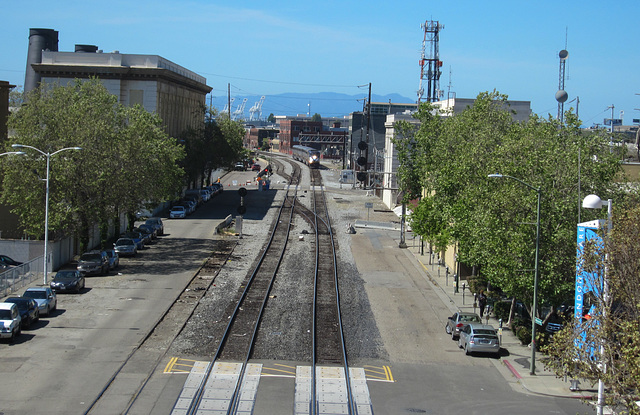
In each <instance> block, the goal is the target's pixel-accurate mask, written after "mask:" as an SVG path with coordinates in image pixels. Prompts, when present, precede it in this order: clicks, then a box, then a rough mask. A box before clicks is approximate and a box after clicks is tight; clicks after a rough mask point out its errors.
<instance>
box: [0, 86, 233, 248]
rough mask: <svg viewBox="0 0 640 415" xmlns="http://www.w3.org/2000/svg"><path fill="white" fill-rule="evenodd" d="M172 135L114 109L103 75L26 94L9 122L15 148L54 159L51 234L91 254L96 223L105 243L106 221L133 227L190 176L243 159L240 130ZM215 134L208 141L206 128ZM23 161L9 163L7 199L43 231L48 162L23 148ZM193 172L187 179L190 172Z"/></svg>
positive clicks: (225, 125)
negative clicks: (125, 221) (70, 238)
mask: <svg viewBox="0 0 640 415" xmlns="http://www.w3.org/2000/svg"><path fill="white" fill-rule="evenodd" d="M204 120H205V118H204V110H203V128H202V129H200V130H198V131H190V132H189V133H187V134H185V137H186V138H185V139H184V140H183V141H182V142H179V141H178V140H176V139H175V138H173V137H169V136H168V135H167V134H166V133H165V131H164V128H163V125H162V120H161V119H160V118H159V117H158V116H157V115H156V114H153V113H149V112H147V111H146V110H144V109H143V108H142V107H140V106H135V107H126V106H123V105H121V104H119V103H118V100H117V97H115V96H114V95H112V94H110V93H109V92H108V91H107V90H106V88H105V87H104V86H103V85H102V84H101V83H100V81H99V80H98V79H92V80H88V81H81V80H76V81H74V82H72V83H70V84H69V85H66V86H59V85H55V86H52V85H43V86H42V87H41V88H39V89H36V90H34V91H32V92H30V93H29V94H28V96H26V97H25V101H24V104H22V106H21V107H20V109H19V111H16V112H14V113H13V114H12V115H11V116H10V118H9V121H8V126H9V129H10V130H11V131H12V133H13V136H12V138H11V142H10V143H7V145H6V147H5V151H11V150H13V149H12V148H11V147H10V145H11V144H12V143H19V144H23V145H28V146H32V147H35V148H37V149H39V150H41V151H42V152H44V153H53V152H55V151H57V150H59V149H62V148H66V147H76V146H77V147H81V148H82V150H79V151H64V152H61V153H59V154H56V155H54V156H52V157H51V168H50V204H49V229H50V233H51V234H52V235H53V236H54V237H55V236H59V235H63V234H76V235H78V237H79V240H80V244H81V248H82V249H87V248H89V247H88V246H87V244H88V241H89V231H90V229H91V228H92V227H93V226H94V225H95V224H98V225H99V226H100V229H101V232H102V236H103V242H104V241H105V240H106V239H107V237H108V235H107V231H108V227H109V224H110V223H112V224H115V225H116V229H118V227H119V218H120V217H121V214H127V215H128V217H129V218H130V221H131V220H132V218H133V217H134V214H135V213H136V212H137V211H139V210H140V208H142V207H146V206H149V205H151V206H156V205H157V204H158V203H161V202H163V201H168V200H173V199H175V198H177V197H179V196H180V194H181V191H182V188H183V187H184V185H185V178H186V177H188V178H189V180H190V181H191V182H192V183H196V181H197V180H196V179H195V178H196V177H203V176H204V175H206V173H207V171H211V169H214V168H216V167H224V166H228V165H230V164H231V163H232V162H233V160H235V159H237V157H238V156H239V154H241V153H242V149H241V148H242V136H243V135H244V131H242V133H241V129H242V126H241V125H238V124H237V123H233V122H230V121H228V120H221V122H220V123H218V122H216V120H214V119H213V118H210V119H209V122H207V124H206V126H205V124H204ZM207 130H215V131H216V133H215V134H211V137H213V139H209V138H210V135H207V134H206V133H205V132H206V131H207ZM24 151H25V152H26V155H24V156H11V157H4V158H3V163H2V164H1V165H0V166H1V168H2V171H1V173H2V177H3V186H2V195H1V200H2V202H4V203H6V204H9V205H11V206H14V207H15V208H14V209H13V211H14V212H15V213H16V214H17V215H18V217H19V219H20V222H21V225H22V226H23V227H24V229H25V232H26V233H28V234H29V235H33V236H34V237H42V236H43V234H44V215H45V209H44V203H45V195H44V193H45V186H44V184H42V183H41V182H40V180H44V179H45V177H46V159H45V157H44V156H42V155H41V154H40V153H38V152H36V151H33V150H30V149H25V150H24ZM187 167H188V174H186V173H185V171H186V170H187V169H186V168H187Z"/></svg>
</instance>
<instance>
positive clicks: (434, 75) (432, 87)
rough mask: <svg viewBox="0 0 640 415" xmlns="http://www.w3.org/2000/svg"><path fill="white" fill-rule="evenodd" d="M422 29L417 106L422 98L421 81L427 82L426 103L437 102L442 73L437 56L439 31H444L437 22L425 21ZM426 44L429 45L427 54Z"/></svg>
mask: <svg viewBox="0 0 640 415" xmlns="http://www.w3.org/2000/svg"><path fill="white" fill-rule="evenodd" d="M420 27H421V28H422V29H424V38H423V40H422V54H421V55H420V86H419V88H418V104H420V101H421V100H422V97H423V96H424V86H423V85H422V81H423V80H425V81H427V97H426V100H427V102H435V101H437V100H438V99H439V98H440V96H441V94H442V91H440V89H439V86H440V85H439V81H440V75H441V74H442V71H441V70H440V68H441V67H442V61H441V60H440V56H439V51H438V49H439V46H438V44H439V42H440V29H444V25H441V24H440V23H439V22H437V21H433V20H427V21H426V22H424V24H422V25H420ZM427 42H428V43H429V53H428V54H427V51H426V48H427Z"/></svg>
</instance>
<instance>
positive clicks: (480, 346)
mask: <svg viewBox="0 0 640 415" xmlns="http://www.w3.org/2000/svg"><path fill="white" fill-rule="evenodd" d="M458 347H459V348H461V349H464V353H465V354H470V353H475V352H478V353H493V354H495V355H496V356H497V355H499V354H500V339H499V338H498V333H496V330H495V329H494V328H493V327H492V326H490V325H488V324H482V323H469V324H467V325H466V326H464V327H463V328H462V330H461V331H460V338H459V339H458Z"/></svg>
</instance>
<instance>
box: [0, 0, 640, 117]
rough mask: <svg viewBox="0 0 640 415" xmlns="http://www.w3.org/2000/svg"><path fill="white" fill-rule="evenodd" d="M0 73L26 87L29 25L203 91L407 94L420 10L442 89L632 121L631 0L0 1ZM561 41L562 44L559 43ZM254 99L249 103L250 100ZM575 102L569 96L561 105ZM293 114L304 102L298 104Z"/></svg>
mask: <svg viewBox="0 0 640 415" xmlns="http://www.w3.org/2000/svg"><path fill="white" fill-rule="evenodd" d="M0 14H1V15H2V16H3V17H4V19H3V24H2V27H1V28H0V33H1V35H2V42H1V46H0V51H1V56H2V60H1V61H0V80H6V81H9V82H11V83H13V84H18V85H23V84H24V70H25V66H26V57H27V47H28V36H29V28H51V29H55V30H57V31H59V38H60V43H59V50H61V51H73V49H74V45H75V44H92V45H97V46H98V47H99V48H100V49H102V50H104V51H105V52H110V51H113V50H119V51H120V52H121V53H140V54H153V55H160V56H162V57H164V58H166V59H169V60H171V61H173V62H175V63H177V64H179V65H182V66H184V67H186V68H187V69H190V70H192V71H194V72H197V73H198V74H200V75H202V76H204V77H206V78H207V84H208V85H209V86H211V87H213V94H214V96H226V93H227V84H228V83H230V84H231V93H232V95H267V100H268V95H270V94H278V93H284V92H297V93H312V92H326V91H329V92H340V93H346V94H350V95H354V94H361V95H362V96H363V97H364V96H366V88H358V86H359V85H365V84H368V83H372V89H373V92H374V93H376V94H380V95H384V94H391V93H398V94H401V95H403V96H405V97H407V98H410V99H411V100H415V99H416V90H417V89H418V85H419V80H420V79H419V75H420V68H419V65H418V60H419V57H420V52H421V47H422V38H423V30H422V29H421V27H420V25H421V24H422V23H424V22H425V21H426V20H437V21H439V22H440V24H442V25H444V28H443V29H442V30H441V32H440V45H439V49H440V59H441V60H442V61H443V62H444V64H443V67H442V69H443V74H442V76H441V78H440V88H441V89H443V90H444V91H445V94H446V92H447V90H448V89H449V87H448V86H449V83H451V91H453V92H455V93H456V96H457V97H460V98H474V97H476V96H477V94H478V93H479V92H482V91H492V90H494V89H496V90H498V91H499V92H501V93H503V94H506V95H508V96H509V98H510V99H513V100H524V101H531V107H532V110H533V111H534V112H535V113H537V114H539V115H542V116H547V114H552V115H553V116H555V115H556V114H557V102H556V101H555V93H556V91H557V89H558V82H559V59H558V52H559V51H560V50H562V49H565V45H566V49H567V50H568V51H569V58H568V60H567V63H566V70H565V73H566V79H565V90H566V91H567V92H568V94H569V101H571V100H574V99H575V98H576V97H579V100H580V106H579V115H580V118H581V119H582V120H583V122H584V124H585V125H586V126H589V125H592V124H594V123H602V122H603V119H604V118H609V117H610V116H611V109H607V107H609V106H611V105H613V106H614V118H619V117H620V111H624V124H625V125H628V124H631V123H632V118H640V111H639V110H635V108H640V95H638V94H640V75H639V74H640V71H639V70H638V68H640V53H639V51H640V48H639V45H638V42H639V41H640V24H639V17H640V2H639V1H638V0H619V1H617V2H604V1H592V0H582V1H574V0H565V1H562V2H556V1H548V0H538V1H518V0H512V1H483V2H480V1H467V0H460V1H457V2H448V1H438V2H435V1H428V0H421V1H414V0H404V1H399V2H395V1H388V0H387V1H378V0H371V1H367V2H364V1H350V0H343V1H334V0H325V1H318V2H301V1H278V0H273V1H268V2H265V1H240V0H238V1H234V2H220V1H205V0H177V1H176V0H174V1H167V0H154V1H148V0H136V1H130V0H127V1H120V0H110V1H108V2H104V1H93V0H84V1H75V0H57V1H51V0H49V1H46V2H45V1H41V0H29V1H24V0H0ZM565 42H566V43H565ZM251 104H252V103H248V106H247V107H249V106H250V105H251ZM569 106H574V107H575V101H574V102H573V103H571V104H565V109H566V108H568V107H569ZM298 112H306V103H304V105H302V108H301V109H300V110H299V111H298Z"/></svg>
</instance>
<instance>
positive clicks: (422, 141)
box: [394, 92, 623, 306]
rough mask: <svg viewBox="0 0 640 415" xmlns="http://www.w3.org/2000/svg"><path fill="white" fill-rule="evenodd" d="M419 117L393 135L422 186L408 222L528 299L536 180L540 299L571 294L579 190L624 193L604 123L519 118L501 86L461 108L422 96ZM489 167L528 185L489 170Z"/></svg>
mask: <svg viewBox="0 0 640 415" xmlns="http://www.w3.org/2000/svg"><path fill="white" fill-rule="evenodd" d="M415 117H416V118H418V119H419V120H420V121H421V124H420V126H419V128H418V129H417V131H415V132H414V133H412V134H407V131H410V129H409V127H408V126H407V125H404V126H403V125H402V124H400V125H399V126H398V127H399V128H397V130H398V131H400V132H401V134H400V135H397V136H396V138H395V140H394V142H395V143H396V144H397V146H398V148H399V149H400V150H399V159H400V164H401V168H400V169H399V183H400V184H401V190H408V194H409V195H413V194H415V192H416V190H415V189H416V188H421V189H423V190H422V197H421V199H420V201H419V203H418V204H417V206H416V207H415V209H414V210H413V213H412V215H411V217H410V221H411V226H412V229H413V230H414V231H415V232H416V233H418V234H420V235H421V236H422V237H424V238H425V239H426V240H427V241H429V242H431V243H432V244H434V245H435V246H436V247H437V248H438V249H440V250H444V249H445V248H446V247H447V246H451V245H453V244H454V243H456V244H457V245H458V259H459V261H460V262H461V263H463V264H465V265H467V266H469V267H473V268H474V269H476V270H478V271H479V273H480V275H481V276H482V277H483V278H485V279H486V281H488V282H489V283H490V284H491V285H492V286H493V287H497V288H500V289H501V290H503V291H504V293H505V294H507V295H509V296H511V297H516V298H518V299H520V300H522V301H524V302H525V303H527V304H529V305H530V304H531V301H532V293H533V269H534V265H535V261H534V258H535V235H536V226H535V224H536V211H537V209H536V207H537V197H536V192H535V191H533V190H532V189H538V188H539V189H540V193H541V229H540V233H541V237H540V261H539V263H540V283H539V290H540V291H539V295H540V297H539V298H540V304H547V305H550V306H554V305H559V304H561V303H562V302H564V301H566V300H568V299H570V298H572V293H573V287H574V276H575V261H576V258H575V257H576V254H575V252H576V248H575V247H576V242H575V241H576V224H577V222H578V206H579V203H580V200H579V199H580V196H581V195H582V196H584V195H586V194H588V193H597V194H599V195H601V196H603V197H605V196H614V195H615V197H622V195H623V192H622V189H620V187H619V186H617V185H616V181H615V179H616V178H617V177H618V175H619V174H620V172H621V167H620V163H619V160H620V157H619V155H618V154H616V151H615V150H614V149H612V147H610V146H609V141H610V138H609V137H608V136H607V135H606V134H605V133H604V132H603V131H600V132H596V133H594V134H590V135H587V134H582V133H581V130H580V128H579V126H580V123H579V120H578V119H577V118H576V117H575V115H574V114H571V112H567V116H566V124H561V123H559V122H558V121H557V120H555V119H552V118H551V117H549V119H543V118H540V117H538V116H536V115H535V114H534V115H532V116H531V117H530V118H529V120H528V121H525V122H516V121H514V120H513V118H512V113H511V111H510V110H509V105H508V99H507V97H506V96H505V95H501V94H499V93H497V92H492V93H489V92H485V93H482V94H480V95H478V97H477V99H476V101H475V103H474V105H473V106H472V107H470V108H467V109H466V110H464V111H463V112H461V113H460V114H456V115H455V116H452V115H451V114H448V113H444V112H442V111H439V110H438V109H437V108H435V107H434V106H433V105H432V104H430V103H423V104H421V106H420V108H419V110H418V112H417V113H416V115H415ZM492 173H499V174H502V175H505V176H512V177H514V178H517V179H519V180H521V181H522V182H524V183H526V184H527V185H529V186H530V187H528V186H524V185H522V184H521V183H518V182H517V181H516V180H509V179H507V178H504V177H503V178H502V179H495V178H489V177H488V175H489V174H492ZM578 183H581V185H580V189H579V188H578ZM588 215H589V213H585V214H583V217H586V216H588ZM590 215H592V216H591V217H593V215H594V213H590Z"/></svg>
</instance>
